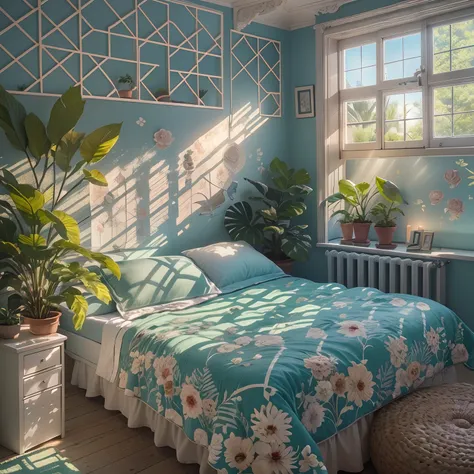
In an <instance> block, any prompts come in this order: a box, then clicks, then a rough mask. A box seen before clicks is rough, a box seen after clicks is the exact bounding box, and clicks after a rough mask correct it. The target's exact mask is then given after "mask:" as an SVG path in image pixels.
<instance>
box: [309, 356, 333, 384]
mask: <svg viewBox="0 0 474 474" xmlns="http://www.w3.org/2000/svg"><path fill="white" fill-rule="evenodd" d="M304 366H305V367H306V368H307V369H310V370H311V373H312V374H313V377H314V378H315V379H316V380H322V379H325V378H326V377H328V376H329V375H330V374H331V373H332V372H333V371H334V368H335V364H334V360H333V359H331V358H329V357H326V356H323V355H317V356H313V357H309V358H308V359H305V360H304Z"/></svg>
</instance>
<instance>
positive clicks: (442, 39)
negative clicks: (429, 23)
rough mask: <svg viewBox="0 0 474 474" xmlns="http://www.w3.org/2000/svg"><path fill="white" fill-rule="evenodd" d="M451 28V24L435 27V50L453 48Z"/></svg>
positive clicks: (438, 51)
mask: <svg viewBox="0 0 474 474" xmlns="http://www.w3.org/2000/svg"><path fill="white" fill-rule="evenodd" d="M450 35H451V28H450V26H449V25H443V26H437V27H436V28H433V46H434V52H435V53H440V52H441V51H449V50H450V49H451V48H450V46H451V38H450Z"/></svg>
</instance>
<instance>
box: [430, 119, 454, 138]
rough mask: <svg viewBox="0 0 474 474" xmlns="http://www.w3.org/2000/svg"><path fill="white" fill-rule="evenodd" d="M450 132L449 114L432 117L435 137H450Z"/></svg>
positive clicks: (450, 121)
mask: <svg viewBox="0 0 474 474" xmlns="http://www.w3.org/2000/svg"><path fill="white" fill-rule="evenodd" d="M451 134H452V119H451V115H443V116H440V117H435V118H434V136H435V137H436V138H442V137H450V136H451Z"/></svg>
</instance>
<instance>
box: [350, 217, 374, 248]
mask: <svg viewBox="0 0 474 474" xmlns="http://www.w3.org/2000/svg"><path fill="white" fill-rule="evenodd" d="M371 225H372V222H354V243H355V244H357V243H360V244H365V243H367V242H368V241H369V231H370V226H371Z"/></svg>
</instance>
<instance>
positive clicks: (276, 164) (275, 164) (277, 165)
mask: <svg viewBox="0 0 474 474" xmlns="http://www.w3.org/2000/svg"><path fill="white" fill-rule="evenodd" d="M270 171H271V172H272V173H275V174H279V175H280V176H283V177H284V178H287V179H288V178H289V173H288V165H287V164H286V163H285V162H284V161H281V160H280V158H277V157H275V158H273V160H272V161H271V163H270Z"/></svg>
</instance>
